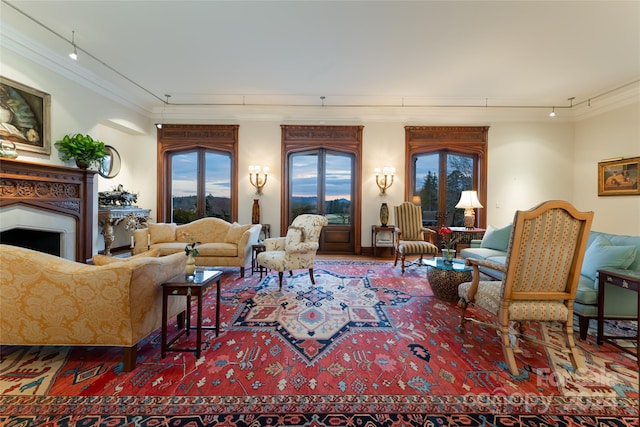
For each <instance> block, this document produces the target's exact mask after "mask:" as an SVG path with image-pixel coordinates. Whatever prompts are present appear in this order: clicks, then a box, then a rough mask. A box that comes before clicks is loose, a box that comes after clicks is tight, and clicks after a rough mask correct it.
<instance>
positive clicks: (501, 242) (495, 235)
mask: <svg viewBox="0 0 640 427" xmlns="http://www.w3.org/2000/svg"><path fill="white" fill-rule="evenodd" d="M512 227H513V224H509V225H506V226H504V227H502V228H495V227H493V226H491V225H489V226H487V231H485V233H484V236H483V237H482V242H481V243H480V247H481V248H489V249H495V250H497V251H503V252H506V251H507V249H508V248H509V238H510V237H511V228H512Z"/></svg>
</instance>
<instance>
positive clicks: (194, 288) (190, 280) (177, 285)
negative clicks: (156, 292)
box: [160, 269, 222, 359]
mask: <svg viewBox="0 0 640 427" xmlns="http://www.w3.org/2000/svg"><path fill="white" fill-rule="evenodd" d="M221 277H222V271H220V270H201V269H198V270H196V274H195V275H194V276H188V277H187V276H185V274H184V273H181V274H179V275H177V276H176V277H174V278H173V279H171V280H169V281H168V282H166V283H163V284H162V337H161V341H160V355H161V356H162V357H164V356H165V355H166V353H167V351H189V352H191V351H193V352H195V354H196V359H199V358H200V350H201V347H202V330H203V329H215V331H216V337H217V336H218V335H219V333H220V278H221ZM214 282H216V324H215V326H202V297H203V296H204V293H205V291H206V290H207V289H208V288H209V287H210V286H211V285H212V284H213V283H214ZM181 295H184V296H185V297H186V298H187V312H186V317H187V321H186V326H185V328H183V329H180V330H179V331H178V333H177V334H176V335H175V336H174V337H173V338H171V340H169V341H167V308H168V299H169V297H170V296H181ZM191 297H195V298H196V300H197V304H198V306H197V312H196V315H197V317H196V326H195V327H192V326H191ZM192 329H195V330H196V346H195V347H171V345H172V344H173V343H174V342H176V340H177V339H178V338H180V337H181V336H183V335H184V334H187V335H189V331H190V330H192Z"/></svg>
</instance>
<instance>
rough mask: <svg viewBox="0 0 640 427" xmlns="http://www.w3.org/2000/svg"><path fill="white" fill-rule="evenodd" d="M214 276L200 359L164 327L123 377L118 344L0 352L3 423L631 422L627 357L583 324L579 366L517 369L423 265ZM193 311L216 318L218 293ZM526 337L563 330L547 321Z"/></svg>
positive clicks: (560, 359) (633, 387)
mask: <svg viewBox="0 0 640 427" xmlns="http://www.w3.org/2000/svg"><path fill="white" fill-rule="evenodd" d="M223 271H224V276H223V279H222V292H221V296H222V307H221V313H220V314H221V320H222V324H221V328H222V330H221V333H220V336H219V337H215V332H213V331H203V334H204V336H203V341H204V344H203V349H202V350H203V351H202V353H201V357H200V358H199V359H196V358H195V356H194V354H193V353H179V352H168V353H167V355H166V357H164V358H161V357H160V331H156V332H154V333H153V334H151V335H150V336H149V337H148V338H147V339H145V340H144V341H143V342H142V343H141V344H140V345H139V350H138V363H137V367H136V369H135V370H134V371H132V372H128V373H125V372H122V363H121V357H122V353H121V350H120V349H116V348H103V347H78V348H70V347H19V346H4V347H2V348H1V356H0V393H1V397H0V426H14V425H15V426H17V425H20V426H28V425H51V426H54V425H56V426H57V425H86V426H89V425H111V426H115V425H133V424H136V425H149V426H152V425H170V426H187V425H188V426H201V425H202V426H205V425H217V426H260V425H273V426H276V425H277V426H318V427H320V426H330V425H331V426H343V425H344V426H378V425H381V426H423V425H443V426H444V425H448V426H476V425H483V426H500V425H567V426H593V425H607V426H614V425H615V426H637V425H638V388H639V387H638V368H637V362H636V360H635V358H634V357H632V356H629V355H627V354H625V353H620V352H619V351H618V350H617V349H615V348H614V347H611V346H608V345H603V346H597V345H596V344H595V339H594V337H593V333H592V332H591V333H590V335H589V338H588V340H586V341H580V340H578V345H579V346H580V347H581V348H582V350H583V352H584V355H585V364H586V369H584V370H581V371H579V372H574V371H573V369H572V367H571V364H570V363H569V362H568V360H567V359H566V357H565V356H564V355H562V354H561V353H557V352H554V351H552V350H549V349H548V348H546V347H542V346H538V345H535V344H530V343H526V342H525V343H523V344H522V350H523V351H522V353H519V354H518V355H517V359H518V367H519V368H520V372H519V374H518V375H517V376H512V375H511V374H510V373H509V371H508V370H507V369H506V365H505V363H504V359H503V355H502V349H501V346H500V340H499V337H498V336H497V335H496V333H495V331H493V330H491V329H488V328H483V327H481V326H480V325H475V324H474V325H469V327H467V328H466V331H465V332H464V333H461V332H459V331H458V330H457V324H458V320H459V317H458V316H459V311H458V309H457V307H456V306H455V303H450V302H444V301H441V300H438V299H437V298H435V297H433V295H432V292H431V289H430V288H429V285H428V282H427V280H426V274H425V270H424V269H421V268H410V269H407V270H406V271H405V273H404V274H401V273H400V268H399V267H398V268H397V269H394V268H393V266H392V264H391V263H390V262H389V261H353V262H352V261H317V262H316V268H315V279H316V284H315V285H312V284H311V282H310V280H309V275H308V273H302V272H300V273H297V274H294V275H293V276H286V275H285V279H284V284H283V287H282V291H279V290H278V279H277V275H276V274H271V275H268V276H266V277H264V278H262V279H259V277H258V275H253V276H251V275H249V276H247V277H245V278H239V277H238V274H237V269H223ZM204 305H205V307H204V310H205V316H204V324H205V325H209V324H213V322H214V319H215V293H214V292H210V293H209V294H207V295H206V298H205V304H204ZM477 315H478V316H482V313H477ZM612 327H618V326H616V325H614V326H612ZM619 327H621V328H624V327H625V326H624V324H622V325H621V326H619ZM631 327H632V328H634V327H636V326H635V325H631ZM527 330H528V333H529V334H531V335H534V336H536V337H537V338H539V339H543V340H549V341H554V340H558V339H559V338H558V337H559V335H558V327H557V325H551V326H548V325H546V324H538V323H536V322H530V323H529V324H528V325H527ZM181 339H184V340H190V341H191V342H193V341H195V337H194V333H192V334H190V335H189V336H188V337H183V338H181Z"/></svg>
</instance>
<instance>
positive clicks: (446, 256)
mask: <svg viewBox="0 0 640 427" xmlns="http://www.w3.org/2000/svg"><path fill="white" fill-rule="evenodd" d="M455 257H456V250H455V249H443V250H442V259H443V261H444V262H446V263H452V262H453V259H454V258H455Z"/></svg>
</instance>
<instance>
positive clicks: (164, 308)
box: [160, 288, 168, 357]
mask: <svg viewBox="0 0 640 427" xmlns="http://www.w3.org/2000/svg"><path fill="white" fill-rule="evenodd" d="M167 298H168V295H167V291H166V290H165V289H164V288H163V289H162V333H161V338H160V356H161V357H164V356H165V355H166V354H167V309H168V308H167V305H168V304H167Z"/></svg>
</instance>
